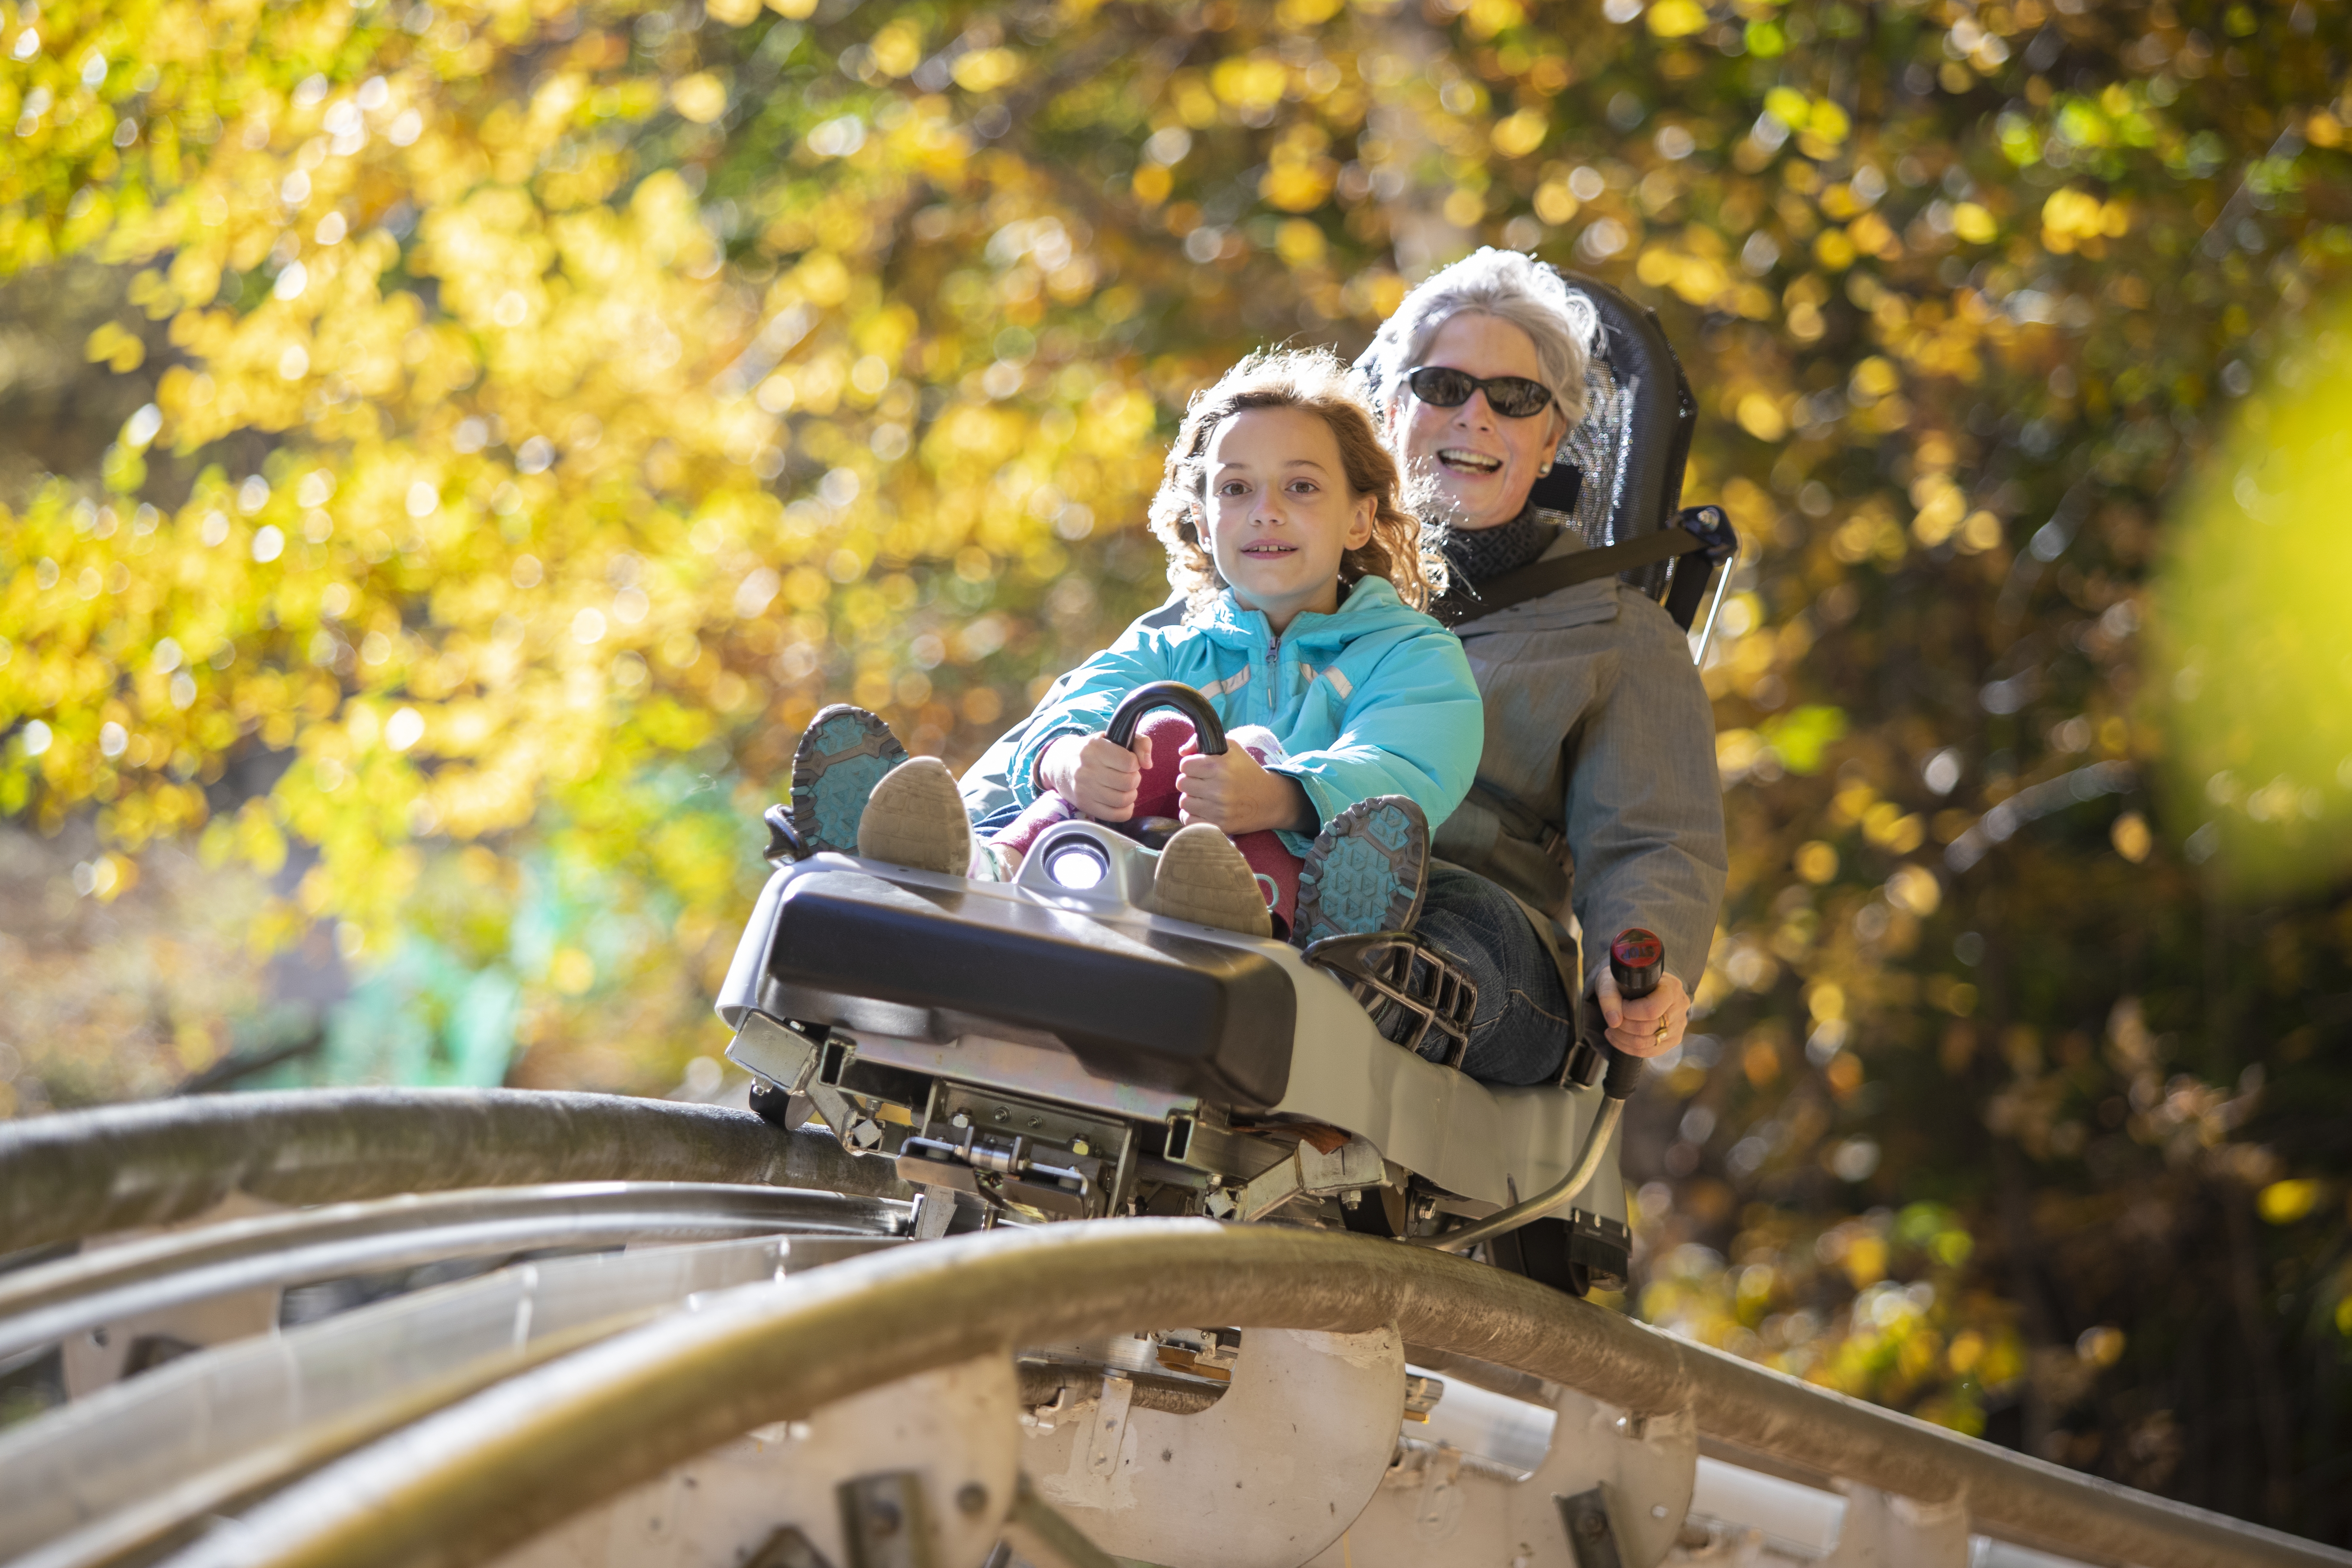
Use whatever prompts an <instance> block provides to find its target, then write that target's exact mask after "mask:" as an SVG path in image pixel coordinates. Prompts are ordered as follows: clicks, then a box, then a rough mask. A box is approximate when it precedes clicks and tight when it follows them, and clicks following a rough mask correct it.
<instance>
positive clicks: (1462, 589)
mask: <svg viewBox="0 0 2352 1568" xmlns="http://www.w3.org/2000/svg"><path fill="white" fill-rule="evenodd" d="M1558 538H1559V526H1558V525H1557V524H1554V523H1549V522H1546V521H1543V520H1542V519H1541V518H1539V517H1538V516H1537V515H1536V509H1535V508H1533V507H1531V506H1530V507H1526V508H1523V509H1521V510H1520V512H1519V515H1518V516H1517V517H1515V518H1513V519H1511V521H1508V522H1506V523H1503V524H1501V525H1500V526H1498V527H1495V528H1481V529H1476V530H1469V529H1462V530H1457V531H1454V532H1453V533H1450V534H1448V535H1447V536H1446V540H1445V545H1444V552H1445V563H1446V564H1447V565H1448V566H1450V567H1452V568H1453V581H1452V582H1451V583H1450V584H1448V585H1447V587H1446V590H1445V596H1444V598H1442V599H1440V600H1438V601H1437V603H1436V604H1434V605H1431V606H1430V610H1431V613H1432V614H1433V615H1435V616H1437V617H1438V618H1439V619H1441V620H1444V621H1447V622H1449V623H1451V621H1452V620H1453V619H1454V617H1455V616H1463V615H1467V614H1469V613H1470V611H1471V609H1472V608H1473V607H1474V606H1475V605H1476V604H1477V603H1478V589H1477V585H1478V584H1481V583H1491V582H1493V581H1494V580H1495V579H1496V578H1497V577H1504V576H1508V575H1509V574H1511V573H1514V572H1516V571H1517V570H1518V569H1519V568H1520V567H1522V566H1527V565H1530V564H1532V563H1534V562H1535V560H1536V559H1537V557H1538V556H1540V555H1541V554H1543V552H1545V551H1547V550H1549V549H1550V548H1551V545H1552V541H1554V540H1556V539H1558Z"/></svg>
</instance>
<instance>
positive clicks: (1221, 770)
mask: <svg viewBox="0 0 2352 1568" xmlns="http://www.w3.org/2000/svg"><path fill="white" fill-rule="evenodd" d="M1176 794H1177V796H1178V799H1179V800H1180V801H1181V805H1182V810H1181V812H1180V813H1179V814H1178V815H1179V816H1181V817H1182V818H1183V820H1184V821H1185V822H1187V823H1193V822H1205V823H1208V824H1209V825H1211V826H1214V827H1222V828H1223V829H1224V830H1225V836H1226V837H1229V838H1238V837H1241V836H1242V835H1243V834H1244V833H1256V832H1259V831H1261V830H1262V829H1265V828H1268V827H1286V828H1289V829H1291V830H1292V831H1293V832H1297V833H1311V832H1313V831H1314V830H1315V826H1316V816H1315V806H1314V803H1313V802H1311V801H1309V800H1308V799H1307V791H1306V790H1305V789H1303V788H1301V787H1300V786H1299V784H1298V781H1297V780H1296V779H1293V778H1290V777H1287V776H1286V775H1285V774H1282V773H1268V772H1266V771H1265V769H1264V768H1262V767H1260V766H1258V763H1257V759H1256V758H1255V757H1253V756H1251V755H1250V754H1249V753H1248V752H1244V751H1243V750H1242V749H1241V748H1240V747H1238V746H1236V747H1234V749H1233V750H1232V751H1229V752H1225V753H1224V754H1223V755H1222V756H1214V757H1204V756H1202V755H1201V754H1200V753H1199V752H1192V753H1191V754H1190V755H1188V756H1186V757H1185V759H1184V760H1183V761H1182V762H1181V763H1178V764H1177V765H1176Z"/></svg>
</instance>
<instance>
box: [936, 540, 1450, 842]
mask: <svg viewBox="0 0 2352 1568" xmlns="http://www.w3.org/2000/svg"><path fill="white" fill-rule="evenodd" d="M1147 618H1148V619H1155V620H1156V619H1158V618H1159V617H1157V616H1152V617H1147ZM1153 680H1181V681H1182V682H1184V683H1185V684H1186V685H1187V686H1192V687H1196V688H1198V689H1200V690H1201V692H1202V694H1203V695H1205V696H1206V697H1207V698H1208V699H1209V700H1210V703H1211V704H1212V705H1213V707H1214V708H1215V709H1216V710H1217V716H1218V717H1219V718H1220V719H1222V720H1223V721H1224V723H1225V727H1226V728H1227V729H1229V730H1231V729H1234V728H1237V727H1239V726H1241V725H1244V724H1256V725H1260V726H1262V727H1264V728H1265V729H1267V730H1270V731H1273V732H1274V735H1275V738H1276V739H1277V740H1279V741H1280V742H1282V749H1283V750H1284V751H1285V752H1287V753H1288V755H1287V757H1286V759H1285V760H1283V761H1281V762H1278V763H1274V764H1273V765H1272V766H1270V767H1269V768H1268V769H1267V771H1268V772H1269V773H1282V774H1285V775H1286V776H1287V777H1290V778H1294V779H1297V781H1298V783H1299V784H1300V785H1301V786H1302V787H1303V788H1305V790H1306V791H1307V799H1308V800H1309V801H1311V802H1312V803H1313V804H1314V807H1315V815H1316V817H1317V818H1318V820H1319V821H1322V822H1328V821H1330V820H1331V819H1332V818H1333V817H1335V816H1339V813H1341V812H1343V811H1345V810H1346V809H1347V808H1348V807H1349V806H1350V805H1354V804H1355V803H1356V802H1358V801H1360V800H1363V799H1366V798H1368V797H1370V796H1371V795H1410V796H1411V797H1412V799H1413V800H1414V801H1415V802H1416V803H1418V804H1419V805H1420V806H1421V809H1422V810H1423V812H1425V813H1427V814H1428V816H1429V822H1430V826H1431V828H1432V829H1433V830H1434V829H1435V827H1436V826H1437V824H1439V823H1441V822H1443V821H1444V820H1445V819H1446V818H1447V817H1448V816H1452V815H1453V814H1454V807H1455V806H1457V805H1461V804H1462V797H1463V796H1464V795H1466V794H1468V793H1469V789H1470V781H1471V780H1472V778H1473V777H1475V775H1476V773H1477V769H1478V756H1479V752H1480V751H1481V749H1482V748H1483V747H1484V745H1485V743H1486V710H1485V705H1484V704H1483V703H1482V702H1481V701H1480V700H1479V698H1478V686H1477V682H1476V681H1475V680H1474V679H1472V678H1471V674H1470V661H1469V660H1468V659H1467V658H1464V657H1463V653H1462V644H1461V642H1460V640H1459V639H1458V638H1456V637H1454V634H1453V633H1452V632H1449V631H1447V630H1446V629H1445V628H1444V626H1440V625H1438V624H1437V622H1436V621H1434V620H1433V619H1432V618H1431V617H1429V616H1424V615H1423V614H1422V613H1421V612H1420V611H1418V610H1413V609H1408V608H1407V607H1406V606H1405V604H1404V601H1403V600H1402V599H1400V598H1398V597H1397V591H1396V587H1395V585H1394V584H1391V583H1390V582H1389V580H1388V579H1387V578H1385V577H1364V578H1360V579H1359V580H1358V581H1357V583H1356V584H1355V586H1354V587H1352V588H1351V589H1349V591H1348V595H1347V597H1346V598H1345V599H1344V600H1343V601H1341V603H1340V605H1339V609H1338V610H1336V611H1334V612H1333V613H1332V614H1330V615H1328V616H1317V615H1302V616H1298V617H1297V619H1295V620H1293V621H1292V622H1291V623H1290V626H1289V629H1288V630H1287V631H1286V632H1285V633H1284V634H1283V635H1282V636H1281V637H1279V638H1277V637H1275V635H1274V632H1273V628H1272V627H1270V626H1268V625H1267V624H1266V619H1265V616H1264V615H1262V614H1260V613H1259V612H1258V611H1256V610H1245V609H1243V608H1242V607H1241V606H1240V605H1238V604H1236V603H1235V602H1234V596H1233V595H1232V594H1231V593H1230V592H1227V593H1224V594H1221V595H1218V598H1217V603H1216V606H1215V608H1214V609H1213V611H1212V612H1211V613H1210V615H1209V616H1207V618H1205V619H1203V620H1197V621H1196V620H1191V619H1187V620H1184V621H1182V622H1180V623H1177V624H1175V625H1172V626H1146V625H1145V624H1143V622H1138V623H1136V624H1135V625H1134V626H1129V628H1128V629H1127V631H1126V632H1125V633H1124V634H1123V635H1122V636H1121V637H1119V639H1118V641H1117V642H1116V643H1113V644H1112V645H1111V646H1110V647H1108V648H1106V649H1104V650H1103V651H1102V652H1101V653H1098V654H1097V655H1095V657H1094V658H1090V659H1088V660H1087V662H1086V663H1084V664H1082V665H1080V666H1079V667H1078V668H1076V669H1074V670H1072V671H1070V673H1069V674H1067V675H1066V676H1064V677H1063V678H1062V679H1060V680H1059V681H1057V682H1056V683H1055V689H1054V690H1053V691H1052V692H1050V693H1048V695H1047V697H1046V699H1045V703H1044V704H1043V705H1041V706H1040V707H1039V708H1038V710H1037V711H1036V712H1035V713H1034V714H1033V715H1032V716H1031V718H1030V720H1029V721H1028V723H1027V724H1026V725H1024V727H1023V729H1022V731H1021V733H1020V736H1019V738H1018V740H1017V741H1015V742H1014V746H1013V755H1012V757H1011V758H1010V759H1009V762H1010V766H1009V767H1008V768H1007V770H1006V777H1005V783H1006V784H1008V785H1009V786H1010V787H1011V789H1012V792H1013V795H1014V797H1015V798H1016V799H1017V800H1018V802H1019V803H1020V804H1021V805H1028V804H1029V803H1030V802H1031V801H1033V800H1034V799H1035V798H1036V797H1037V795H1038V793H1039V791H1038V788H1037V784H1036V782H1035V780H1036V772H1037V759H1038V758H1039V757H1040V756H1041V755H1043V754H1044V752H1045V748H1046V747H1047V746H1048V745H1050V744H1052V743H1053V742H1055V740H1057V739H1058V738H1060V737H1061V736H1064V735H1070V734H1081V735H1092V734H1099V733H1101V732H1102V731H1104V730H1107V729H1108V728H1109V727H1110V716H1111V713H1112V711H1113V710H1116V709H1117V708H1118V704H1119V701H1120V700H1121V699H1122V698H1124V697H1126V696H1127V694H1128V693H1129V692H1130V691H1132V690H1134V689H1136V688H1137V687H1139V686H1141V685H1144V684H1145V683H1146V682H1149V681H1153ZM1008 739H1010V737H1008ZM970 793H971V791H970V787H969V784H967V795H968V796H969V795H970ZM1282 838H1283V842H1284V843H1285V844H1286V845H1287V846H1288V847H1289V848H1290V850H1291V852H1292V853H1293V854H1302V855H1303V854H1305V853H1306V851H1307V847H1308V846H1309V845H1311V844H1312V843H1313V842H1314V838H1313V836H1312V835H1303V834H1297V833H1285V834H1283V836H1282Z"/></svg>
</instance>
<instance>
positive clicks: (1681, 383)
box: [1529, 268, 1698, 599]
mask: <svg viewBox="0 0 2352 1568" xmlns="http://www.w3.org/2000/svg"><path fill="white" fill-rule="evenodd" d="M1559 275H1560V277H1562V278H1563V279H1566V280H1567V282H1568V286H1569V287H1570V289H1575V290H1576V291H1577V292H1578V293H1580V294H1582V295H1583V296H1584V297H1585V298H1587V299H1588V300H1591V301H1592V306H1593V310H1594V311H1595V313H1596V314H1597V315H1598V316H1599V317H1600V321H1601V352H1600V353H1597V354H1595V355H1594V356H1593V358H1592V360H1591V366H1590V368H1589V369H1588V370H1587V371H1586V373H1585V378H1584V387H1585V398H1586V404H1587V406H1586V410H1585V415H1584V418H1583V419H1582V420H1581V421H1580V422H1579V423H1578V425H1577V426H1576V427H1575V428H1574V429H1572V430H1570V432H1569V433H1568V436H1567V437H1566V438H1565V439H1563V440H1562V441H1561V442H1560V444H1559V467H1556V468H1554V469H1553V470H1552V471H1553V474H1554V476H1555V478H1554V479H1552V480H1549V481H1544V480H1539V481H1538V483H1537V486H1536V489H1535V490H1534V491H1533V492H1531V494H1530V497H1529V499H1530V500H1533V501H1534V502H1535V504H1536V506H1537V507H1538V510H1545V511H1547V512H1549V514H1550V515H1551V516H1552V517H1553V518H1554V519H1555V520H1557V521H1559V522H1561V523H1563V524H1564V525H1566V526H1568V527H1570V528H1573V529H1575V530H1577V531H1579V532H1580V533H1581V534H1582V535H1583V536H1584V542H1585V545H1586V547H1587V548H1588V549H1598V548H1600V547H1601V546H1602V545H1606V544H1625V543H1630V542H1633V540H1636V539H1639V538H1641V537H1642V536H1643V534H1645V533H1654V532H1656V531H1658V530H1659V529H1662V528H1665V527H1669V526H1671V525H1672V524H1673V522H1674V520H1675V510H1676V509H1677V508H1678V507H1680V506H1681V504H1682V493H1683V467H1684V465H1685V462H1686V461H1687V460H1688V458H1689V457H1690V438H1691V427H1692V426H1694V425H1695V424H1696V422H1697V419H1698V405H1697V404H1696V401H1695V400H1694V399H1693V398H1692V396H1691V391H1690V383H1689V382H1688V381H1686V380H1685V379H1684V376H1683V367H1682V362H1681V361H1680V360H1678V359H1676V358H1675V351H1674V347H1673V345H1672V344H1670V343H1668V342H1666V335H1665V333H1664V331H1662V330H1661V329H1660V328H1659V326H1658V317H1657V312H1656V311H1654V310H1650V309H1649V308H1648V307H1647V306H1643V305H1636V304H1635V303H1633V300H1628V299H1627V298H1625V296H1624V295H1622V294H1620V293H1619V292H1618V291H1617V290H1616V289H1612V288H1611V287H1610V286H1609V285H1608V284H1606V283H1603V282H1601V280H1600V279H1595V278H1587V277H1585V276H1584V275H1583V274H1582V273H1580V272H1570V271H1569V270H1568V269H1567V268H1559ZM1571 468H1572V469H1573V470H1574V472H1575V474H1576V475H1577V478H1576V479H1573V480H1570V479H1568V478H1567V475H1568V471H1569V470H1570V469H1571ZM1571 494H1572V499H1571ZM1675 564H1676V563H1673V562H1659V563H1655V564H1654V565H1649V566H1643V567H1639V568H1637V569H1635V570H1633V571H1631V572H1627V573H1624V574H1622V577H1623V579H1624V581H1626V582H1627V583H1629V584H1633V586H1634V587H1636V588H1638V589H1639V590H1641V591H1642V592H1643V593H1644V594H1647V595H1650V596H1651V597H1652V598H1654V599H1656V598H1663V597H1664V595H1665V591H1666V584H1667V583H1668V581H1669V579H1670V574H1672V572H1673V571H1674V568H1675Z"/></svg>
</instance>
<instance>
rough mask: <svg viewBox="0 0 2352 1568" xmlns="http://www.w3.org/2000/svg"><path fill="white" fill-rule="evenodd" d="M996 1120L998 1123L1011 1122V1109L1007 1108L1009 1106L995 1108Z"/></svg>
mask: <svg viewBox="0 0 2352 1568" xmlns="http://www.w3.org/2000/svg"><path fill="white" fill-rule="evenodd" d="M996 1119H997V1120H998V1121H1012V1120H1013V1110H1012V1108H1011V1107H1009V1106H1003V1105H1000V1106H998V1107H997V1108H996Z"/></svg>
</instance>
